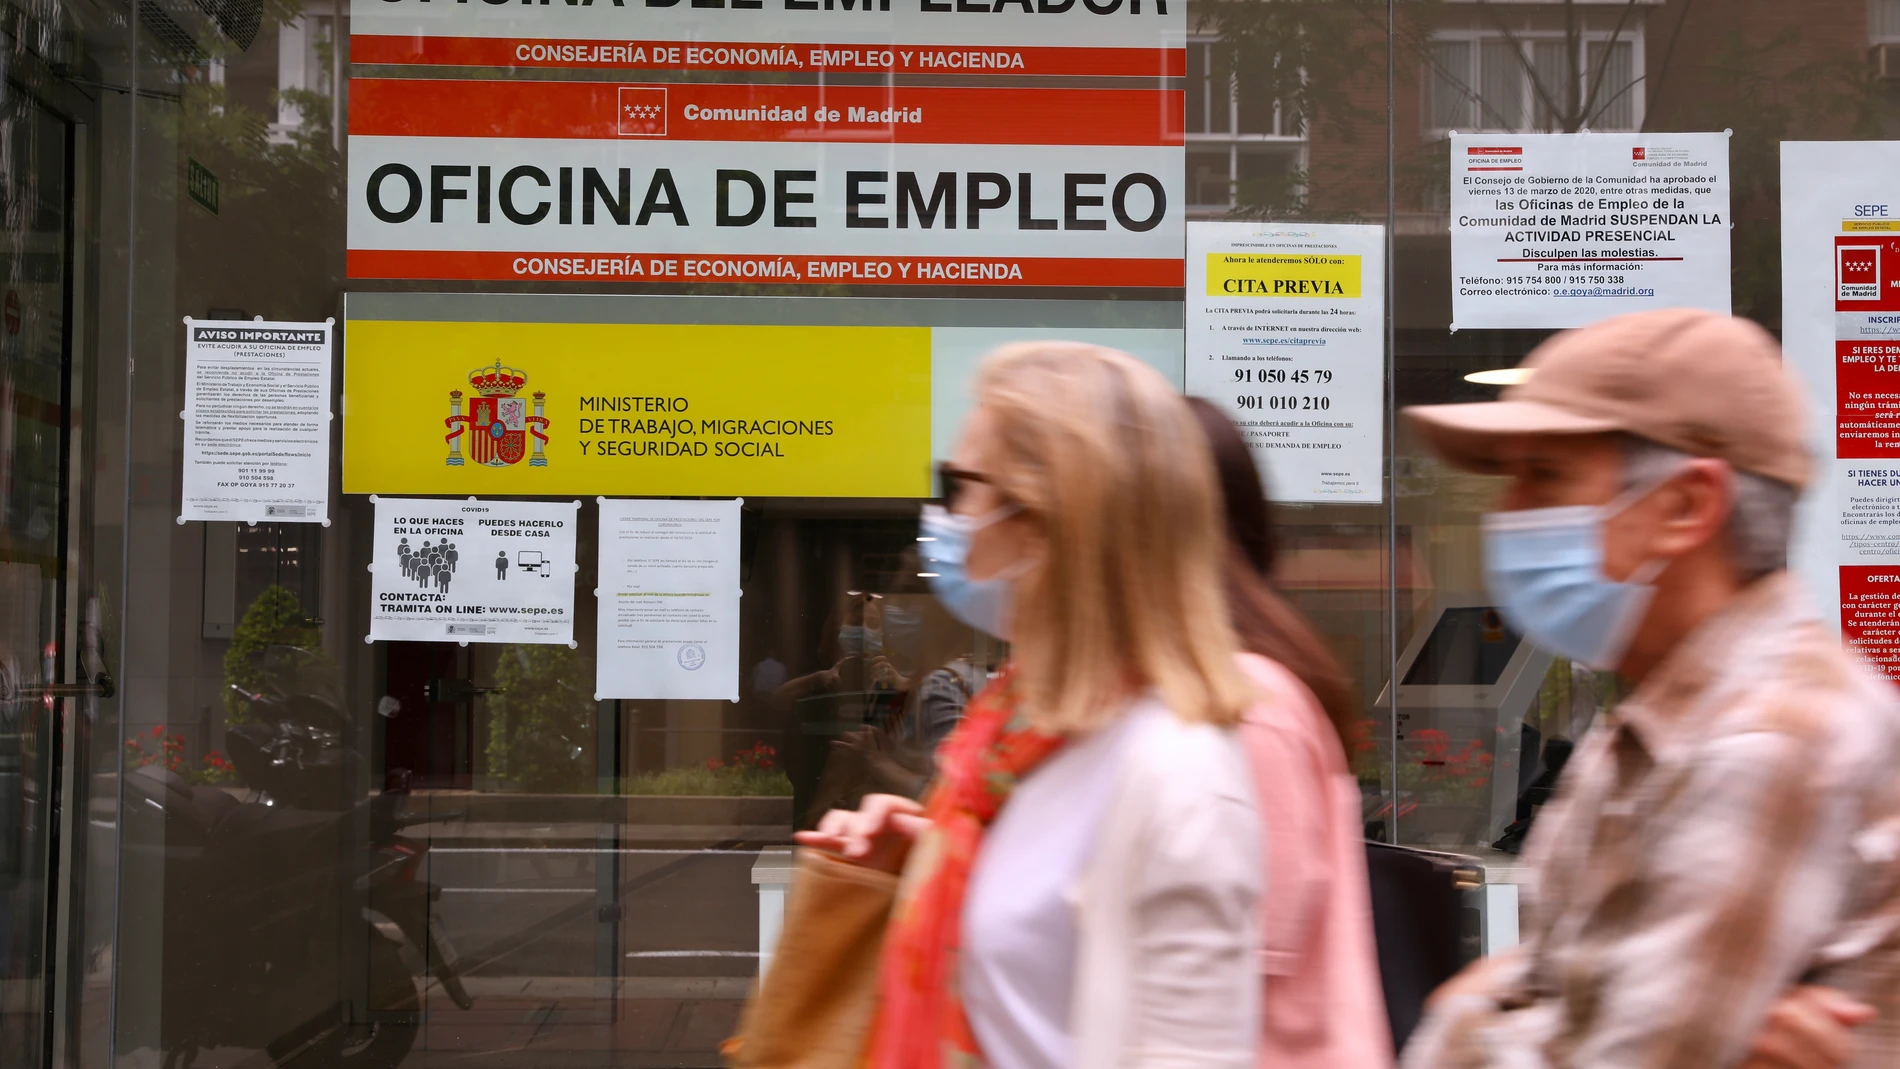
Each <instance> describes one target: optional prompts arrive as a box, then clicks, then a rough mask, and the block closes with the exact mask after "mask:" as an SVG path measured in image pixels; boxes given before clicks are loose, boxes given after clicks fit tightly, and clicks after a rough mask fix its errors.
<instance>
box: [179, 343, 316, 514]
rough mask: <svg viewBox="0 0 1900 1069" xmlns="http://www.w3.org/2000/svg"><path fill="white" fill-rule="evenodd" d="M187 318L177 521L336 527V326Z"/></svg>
mask: <svg viewBox="0 0 1900 1069" xmlns="http://www.w3.org/2000/svg"><path fill="white" fill-rule="evenodd" d="M334 322H335V321H334V320H325V321H324V322H322V323H266V322H263V321H262V320H258V321H252V322H246V321H244V320H231V321H216V320H213V321H204V320H193V319H191V318H190V317H186V319H185V410H184V411H183V412H180V413H179V415H180V416H181V417H183V419H184V421H185V471H184V497H183V502H182V505H181V507H180V509H179V513H178V522H179V523H185V522H186V521H188V520H246V521H249V522H251V523H258V522H260V521H264V520H269V521H272V522H277V523H323V524H328V523H329V522H330V327H331V325H332V323H334Z"/></svg>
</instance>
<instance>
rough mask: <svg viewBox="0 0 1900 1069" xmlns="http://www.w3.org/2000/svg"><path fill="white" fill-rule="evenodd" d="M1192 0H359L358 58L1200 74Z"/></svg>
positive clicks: (354, 39)
mask: <svg viewBox="0 0 1900 1069" xmlns="http://www.w3.org/2000/svg"><path fill="white" fill-rule="evenodd" d="M715 3H716V5H717V6H715ZM873 8H875V10H873ZM1186 8H1187V4H1186V3H1185V0H730V2H728V0H712V2H705V0H702V2H695V3H684V2H682V0H659V2H656V0H625V2H624V3H622V2H614V0H599V2H597V3H592V4H587V3H580V4H571V3H564V2H555V3H549V4H534V3H529V4H513V3H503V4H499V5H497V4H492V3H452V2H448V0H435V2H431V0H352V2H351V5H350V15H351V38H350V59H351V61H352V62H355V63H376V64H421V65H436V66H458V67H551V68H569V69H577V68H603V69H613V70H633V71H758V72H772V73H781V74H783V73H799V72H807V73H838V72H850V71H858V72H868V73H879V74H884V73H897V74H937V75H948V76H952V77H955V76H966V75H967V76H984V75H996V74H1030V75H1077V76H1118V77H1145V78H1154V77H1167V78H1179V77H1183V76H1185V75H1186V73H1187V58H1186V55H1187V53H1186V47H1185V46H1186V42H1187V17H1186Z"/></svg>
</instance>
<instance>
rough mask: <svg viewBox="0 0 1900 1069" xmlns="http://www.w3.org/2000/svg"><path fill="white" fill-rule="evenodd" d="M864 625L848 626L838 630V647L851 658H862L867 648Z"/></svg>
mask: <svg viewBox="0 0 1900 1069" xmlns="http://www.w3.org/2000/svg"><path fill="white" fill-rule="evenodd" d="M867 634H868V632H866V631H865V629H864V625H863V624H846V625H844V626H843V627H840V628H839V629H838V646H839V648H840V649H842V650H844V652H845V654H846V655H847V656H850V657H861V656H863V655H864V653H865V647H866V646H867V644H868V643H867V642H866V635H867Z"/></svg>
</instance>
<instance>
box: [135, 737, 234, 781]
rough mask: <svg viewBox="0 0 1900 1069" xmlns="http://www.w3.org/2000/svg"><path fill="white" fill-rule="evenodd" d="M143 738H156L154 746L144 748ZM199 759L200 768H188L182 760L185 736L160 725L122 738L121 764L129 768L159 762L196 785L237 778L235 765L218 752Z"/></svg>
mask: <svg viewBox="0 0 1900 1069" xmlns="http://www.w3.org/2000/svg"><path fill="white" fill-rule="evenodd" d="M147 740H157V742H158V746H157V748H156V749H149V750H148V749H146V741H147ZM199 760H200V762H201V766H202V767H200V768H197V769H191V768H190V767H189V765H188V763H187V762H186V760H185V737H184V736H183V735H167V734H166V733H165V725H163V724H158V725H155V726H154V727H153V728H152V730H151V731H148V732H141V733H140V734H138V735H134V736H133V737H131V738H129V739H127V740H125V763H126V764H127V765H128V766H129V767H131V768H144V767H146V766H147V765H163V766H164V767H165V771H167V772H176V773H178V774H179V775H181V776H188V777H189V778H190V779H191V781H192V782H193V783H198V784H212V783H232V782H235V781H236V780H237V766H235V765H233V764H232V763H231V759H230V758H228V757H226V756H224V755H223V754H221V753H219V752H218V751H216V750H208V751H206V753H205V755H204V757H202V758H200V759H199Z"/></svg>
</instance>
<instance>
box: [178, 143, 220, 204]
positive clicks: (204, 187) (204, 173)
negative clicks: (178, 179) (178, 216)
mask: <svg viewBox="0 0 1900 1069" xmlns="http://www.w3.org/2000/svg"><path fill="white" fill-rule="evenodd" d="M185 192H186V193H188V194H190V196H191V199H192V200H195V201H197V202H198V206H199V207H200V208H203V209H204V210H205V211H208V212H210V213H211V214H212V215H216V214H218V176H217V175H215V174H212V173H211V169H210V168H209V167H206V166H205V165H204V164H202V163H199V162H198V161H197V160H194V159H192V158H191V157H190V156H186V157H185Z"/></svg>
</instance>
